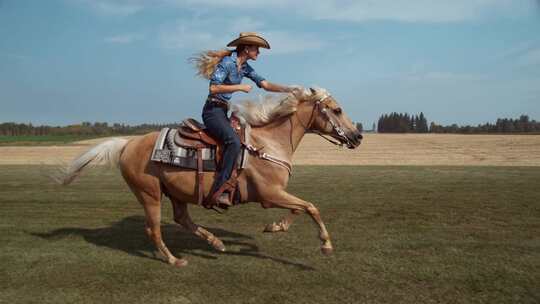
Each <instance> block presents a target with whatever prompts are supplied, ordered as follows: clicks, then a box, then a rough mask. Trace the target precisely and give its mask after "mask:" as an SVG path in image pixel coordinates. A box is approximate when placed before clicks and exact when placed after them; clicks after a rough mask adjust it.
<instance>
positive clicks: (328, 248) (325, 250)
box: [321, 247, 334, 255]
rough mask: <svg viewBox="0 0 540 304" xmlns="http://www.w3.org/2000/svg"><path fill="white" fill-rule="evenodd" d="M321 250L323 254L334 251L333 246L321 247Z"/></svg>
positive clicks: (329, 253)
mask: <svg viewBox="0 0 540 304" xmlns="http://www.w3.org/2000/svg"><path fill="white" fill-rule="evenodd" d="M321 252H322V254H324V255H331V254H332V253H333V252H334V248H332V247H321Z"/></svg>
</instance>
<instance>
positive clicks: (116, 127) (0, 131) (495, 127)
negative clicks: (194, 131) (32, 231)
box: [0, 112, 540, 136]
mask: <svg viewBox="0 0 540 304" xmlns="http://www.w3.org/2000/svg"><path fill="white" fill-rule="evenodd" d="M355 125H356V127H357V128H358V129H359V130H360V131H363V126H362V123H360V122H358V123H356V124H355ZM165 127H168V128H176V127H178V124H177V123H168V124H148V123H145V124H140V125H127V124H120V123H114V124H111V125H110V124H108V123H107V122H94V123H91V122H82V123H81V124H73V125H68V126H45V125H40V126H34V125H32V124H31V123H28V124H25V123H14V122H6V123H0V135H3V136H20V135H38V136H39V135H81V136H114V135H138V134H145V133H148V132H151V131H159V130H161V129H162V128H165ZM374 127H375V124H374ZM377 132H380V133H460V134H473V133H474V134H488V133H540V122H537V121H536V120H531V119H530V118H529V116H528V115H521V116H520V117H519V118H516V119H512V118H499V119H497V121H495V122H494V123H489V122H488V123H485V124H479V125H477V126H469V125H466V126H459V125H457V124H452V125H447V126H443V125H440V124H437V123H436V122H431V123H430V124H429V126H428V120H427V117H426V116H425V115H424V113H423V112H420V113H419V114H415V115H409V114H408V113H397V112H393V113H390V114H384V115H381V116H380V118H379V120H378V122H377Z"/></svg>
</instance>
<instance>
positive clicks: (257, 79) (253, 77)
mask: <svg viewBox="0 0 540 304" xmlns="http://www.w3.org/2000/svg"><path fill="white" fill-rule="evenodd" d="M245 71H246V72H245V76H246V77H247V78H249V79H251V80H253V82H255V84H256V85H257V86H258V87H259V88H260V87H261V82H262V81H263V80H266V79H264V77H262V76H261V75H259V74H257V73H256V72H255V70H254V69H253V68H252V67H251V66H250V65H246V69H245Z"/></svg>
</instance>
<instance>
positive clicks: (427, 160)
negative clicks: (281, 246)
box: [0, 134, 540, 166]
mask: <svg viewBox="0 0 540 304" xmlns="http://www.w3.org/2000/svg"><path fill="white" fill-rule="evenodd" d="M103 140H104V139H102V138H101V139H94V140H86V141H81V142H76V143H74V144H71V145H63V146H5V147H0V165H7V164H20V165H23V164H54V163H58V161H69V160H71V159H72V158H74V157H75V156H77V155H78V154H80V153H82V152H83V151H84V150H86V149H88V148H89V147H90V146H92V145H95V144H97V143H99V142H101V141H103ZM294 163H295V164H297V165H448V166H540V135H449V134H365V136H364V141H363V143H362V145H361V146H360V147H359V148H358V149H356V150H349V149H346V148H339V147H336V146H334V145H332V144H330V143H328V142H326V141H325V140H323V139H322V138H320V137H319V136H316V135H311V134H310V135H307V136H306V137H305V138H304V140H303V141H302V143H301V145H300V147H299V148H298V151H297V152H296V154H295V157H294Z"/></svg>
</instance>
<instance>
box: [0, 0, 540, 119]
mask: <svg viewBox="0 0 540 304" xmlns="http://www.w3.org/2000/svg"><path fill="white" fill-rule="evenodd" d="M240 31H257V32H259V33H262V34H263V35H264V36H265V37H266V38H267V39H268V40H269V42H270V44H271V46H272V49H271V50H268V51H267V50H262V52H261V55H260V57H259V59H258V60H257V61H256V62H252V66H253V67H254V68H255V70H256V71H257V72H258V73H259V74H261V75H262V76H264V77H266V78H267V79H268V80H270V81H272V82H276V83H282V84H300V85H303V86H312V85H316V86H320V87H324V88H326V89H328V90H329V91H330V92H331V93H332V94H333V95H334V96H335V98H336V99H337V100H338V101H339V102H340V103H341V104H342V105H343V107H344V109H345V111H346V112H347V113H348V114H349V116H350V117H351V118H352V119H353V120H354V121H360V122H362V123H363V124H364V126H366V127H368V128H369V127H370V126H371V124H372V123H373V122H375V121H376V120H377V118H378V117H379V115H381V114H382V113H388V112H393V111H397V112H409V113H417V112H420V111H423V112H424V113H425V114H426V116H427V117H428V119H429V120H430V121H436V122H438V123H443V124H450V123H459V124H478V123H484V122H488V121H494V120H495V119H496V118H498V117H517V116H519V115H520V114H522V113H526V114H529V115H530V116H531V118H533V119H536V120H540V4H539V1H534V0H512V1H511V0H454V1H438V0H417V1H413V0H410V1H405V0H378V1H361V0H357V1H353V0H333V1H308V0H297V1H284V0H273V1H268V0H265V1H262V0H250V1H238V0H214V1H213V0H198V1H196V0H147V1H142V0H94V1H91V0H48V1H41V0H35V1H30V0H0V37H1V39H0V106H1V110H0V122H7V121H15V122H25V123H28V122H31V123H33V124H35V125H38V124H50V125H66V124H75V123H80V122H82V121H91V122H94V121H107V122H123V123H129V124H138V123H144V122H149V123H154V122H161V123H163V122H176V121H179V120H181V119H183V118H184V117H187V116H193V117H196V118H200V111H201V108H202V104H203V102H204V99H205V96H206V95H207V91H208V82H207V81H205V80H204V79H201V78H197V77H196V76H195V70H194V69H193V67H192V66H190V64H189V63H188V58H189V57H190V56H192V55H193V54H194V53H196V52H198V51H201V50H207V49H219V48H223V47H224V46H225V45H226V43H227V42H229V41H230V40H232V39H234V38H236V37H237V35H238V33H239V32H240ZM244 81H245V82H246V83H249V82H250V80H249V79H245V80H244ZM260 94H264V91H261V90H259V89H257V90H254V91H253V93H251V94H250V96H251V97H255V98H256V97H257V96H259V95H260ZM246 97H248V96H247V95H246V94H244V93H236V94H235V97H234V100H242V99H245V98H246Z"/></svg>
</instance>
